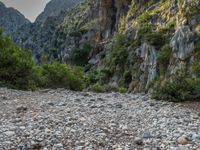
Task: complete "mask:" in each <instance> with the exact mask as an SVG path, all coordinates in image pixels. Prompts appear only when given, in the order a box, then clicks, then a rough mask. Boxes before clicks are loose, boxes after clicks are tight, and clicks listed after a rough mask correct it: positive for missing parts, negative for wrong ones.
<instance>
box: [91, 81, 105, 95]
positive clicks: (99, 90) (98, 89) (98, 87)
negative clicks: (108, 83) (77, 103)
mask: <svg viewBox="0 0 200 150" xmlns="http://www.w3.org/2000/svg"><path fill="white" fill-rule="evenodd" d="M91 90H92V91H93V92H96V93H104V92H106V89H105V87H104V86H103V85H100V84H99V83H96V84H94V85H92V86H91Z"/></svg>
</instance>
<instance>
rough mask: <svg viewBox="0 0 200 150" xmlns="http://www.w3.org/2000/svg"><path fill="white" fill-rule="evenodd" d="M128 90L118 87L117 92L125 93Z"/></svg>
mask: <svg viewBox="0 0 200 150" xmlns="http://www.w3.org/2000/svg"><path fill="white" fill-rule="evenodd" d="M127 91H128V90H127V88H125V87H120V88H119V92H120V93H126V92H127Z"/></svg>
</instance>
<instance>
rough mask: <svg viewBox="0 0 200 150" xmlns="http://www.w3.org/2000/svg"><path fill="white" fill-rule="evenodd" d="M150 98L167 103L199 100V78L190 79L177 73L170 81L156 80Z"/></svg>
mask: <svg viewBox="0 0 200 150" xmlns="http://www.w3.org/2000/svg"><path fill="white" fill-rule="evenodd" d="M152 98H154V99H158V100H168V101H177V102H179V101H186V100H199V99H200V78H192V77H190V76H187V75H186V74H184V73H181V72H178V73H177V74H176V75H174V76H173V77H171V78H170V79H168V80H167V79H165V80H164V81H162V79H160V80H158V81H157V82H156V83H155V84H154V89H153V93H152Z"/></svg>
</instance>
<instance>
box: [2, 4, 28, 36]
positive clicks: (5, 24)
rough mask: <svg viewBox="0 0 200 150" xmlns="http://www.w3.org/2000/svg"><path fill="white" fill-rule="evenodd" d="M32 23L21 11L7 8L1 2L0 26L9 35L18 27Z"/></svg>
mask: <svg viewBox="0 0 200 150" xmlns="http://www.w3.org/2000/svg"><path fill="white" fill-rule="evenodd" d="M28 23H30V22H29V20H27V19H26V18H25V17H24V16H23V15H22V14H21V13H20V12H19V11H17V10H16V9H14V8H7V7H6V6H5V5H4V4H3V3H2V2H0V27H1V28H3V29H4V30H5V32H6V33H7V34H9V35H13V34H14V33H15V31H16V30H18V28H20V27H21V26H22V25H24V24H28Z"/></svg>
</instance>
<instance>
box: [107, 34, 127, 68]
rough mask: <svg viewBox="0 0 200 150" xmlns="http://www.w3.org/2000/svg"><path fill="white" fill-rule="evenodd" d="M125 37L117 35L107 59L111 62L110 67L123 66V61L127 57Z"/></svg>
mask: <svg viewBox="0 0 200 150" xmlns="http://www.w3.org/2000/svg"><path fill="white" fill-rule="evenodd" d="M125 44H126V36H125V35H121V34H120V35H118V36H117V37H116V41H115V42H114V45H113V49H112V52H111V55H110V58H109V61H110V60H111V65H112V66H116V65H120V66H122V65H124V61H125V60H126V59H127V57H128V53H127V51H126V46H125Z"/></svg>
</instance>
